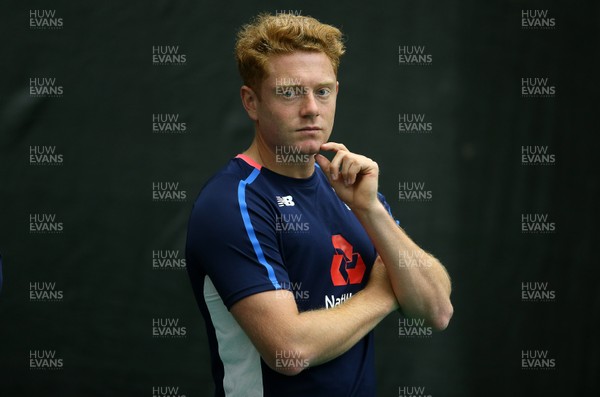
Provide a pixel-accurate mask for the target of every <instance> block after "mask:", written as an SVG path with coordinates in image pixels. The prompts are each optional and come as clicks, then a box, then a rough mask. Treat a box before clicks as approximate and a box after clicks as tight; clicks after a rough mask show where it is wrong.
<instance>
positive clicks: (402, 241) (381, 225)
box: [355, 202, 453, 330]
mask: <svg viewBox="0 0 600 397" xmlns="http://www.w3.org/2000/svg"><path fill="white" fill-rule="evenodd" d="M355 214H356V216H357V218H358V219H359V221H360V222H361V224H362V225H363V227H364V228H365V230H366V232H367V234H368V235H369V237H370V238H371V240H372V241H373V244H374V245H375V248H376V249H377V252H378V253H379V255H380V256H381V258H382V259H383V263H384V264H385V266H386V268H387V270H388V274H389V277H390V281H391V284H392V288H393V290H394V294H395V295H396V298H397V299H398V303H399V304H400V308H401V309H402V311H403V312H404V313H405V314H406V315H408V316H410V317H416V318H423V319H424V320H426V321H427V323H428V324H429V325H431V326H432V327H434V328H435V329H437V330H443V329H444V328H446V326H447V325H448V322H449V321H450V318H451V317H452V312H453V309H452V304H451V303H450V292H451V285H450V278H449V277H448V273H447V272H446V269H445V268H444V267H443V266H442V264H441V263H440V262H439V261H438V260H437V259H435V258H434V257H433V256H432V255H430V254H428V253H427V252H425V251H424V250H422V249H421V248H420V247H419V246H418V245H417V244H415V243H414V242H413V241H412V240H411V239H410V237H408V236H407V235H406V233H405V232H404V230H402V229H401V228H400V227H398V225H396V223H395V222H394V220H393V219H392V217H391V216H390V215H389V213H388V212H387V211H386V210H385V208H384V207H383V205H382V204H381V203H379V202H377V204H376V205H374V206H373V207H372V208H370V209H368V210H359V211H355Z"/></svg>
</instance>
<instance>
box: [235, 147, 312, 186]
mask: <svg viewBox="0 0 600 397" xmlns="http://www.w3.org/2000/svg"><path fill="white" fill-rule="evenodd" d="M244 154H245V155H246V156H248V157H250V158H251V159H252V160H254V161H255V162H256V163H258V164H260V165H261V166H263V167H265V168H268V169H269V170H271V171H273V172H275V173H277V174H280V175H284V176H287V177H290V178H300V179H305V178H309V177H310V176H312V174H313V172H314V171H315V158H314V156H311V155H300V156H302V159H306V160H307V161H305V162H304V161H288V160H289V159H288V157H290V156H289V155H280V156H279V157H278V156H277V154H275V153H273V152H272V151H271V150H269V149H267V148H262V147H260V146H259V145H258V144H257V142H256V140H254V141H253V142H252V144H251V145H250V147H249V148H248V149H246V151H244ZM291 156H294V154H291ZM291 160H297V159H293V158H292V159H291Z"/></svg>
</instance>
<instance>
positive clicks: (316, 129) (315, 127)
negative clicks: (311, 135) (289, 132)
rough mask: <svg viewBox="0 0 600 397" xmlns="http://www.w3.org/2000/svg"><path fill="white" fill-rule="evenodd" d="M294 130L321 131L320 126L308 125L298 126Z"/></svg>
mask: <svg viewBox="0 0 600 397" xmlns="http://www.w3.org/2000/svg"><path fill="white" fill-rule="evenodd" d="M296 131H321V128H320V127H317V126H308V127H303V128H299V129H297V130H296Z"/></svg>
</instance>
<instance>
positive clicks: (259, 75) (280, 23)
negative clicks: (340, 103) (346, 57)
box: [235, 14, 345, 90]
mask: <svg viewBox="0 0 600 397" xmlns="http://www.w3.org/2000/svg"><path fill="white" fill-rule="evenodd" d="M296 51H309V52H322V53H324V54H325V55H326V56H327V58H329V60H330V61H331V66H333V72H334V73H335V75H336V76H337V71H338V67H339V65H340V58H341V56H342V55H343V54H344V52H345V47H344V43H343V36H342V32H341V31H340V30H339V29H338V28H336V27H335V26H331V25H327V24H324V23H321V22H319V21H318V20H316V19H315V18H312V17H309V16H302V15H294V14H277V15H271V14H259V15H258V16H257V17H255V18H254V20H252V21H251V23H249V24H247V25H244V26H242V28H241V29H240V31H239V32H238V35H237V42H236V44H235V58H236V61H237V65H238V69H239V72H240V76H241V77H242V80H243V81H244V84H245V85H247V86H249V87H250V88H252V89H254V90H257V89H258V88H259V86H260V84H261V83H262V81H263V80H264V78H265V77H266V74H267V71H266V66H265V65H266V63H267V61H268V59H269V57H271V56H273V55H281V54H290V53H293V52H296Z"/></svg>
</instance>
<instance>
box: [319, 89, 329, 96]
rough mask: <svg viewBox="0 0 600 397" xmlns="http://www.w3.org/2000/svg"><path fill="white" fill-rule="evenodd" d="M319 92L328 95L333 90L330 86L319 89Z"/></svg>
mask: <svg viewBox="0 0 600 397" xmlns="http://www.w3.org/2000/svg"><path fill="white" fill-rule="evenodd" d="M317 94H318V95H319V96H327V95H329V94H331V90H330V89H329V88H321V89H319V90H318V91H317Z"/></svg>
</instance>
